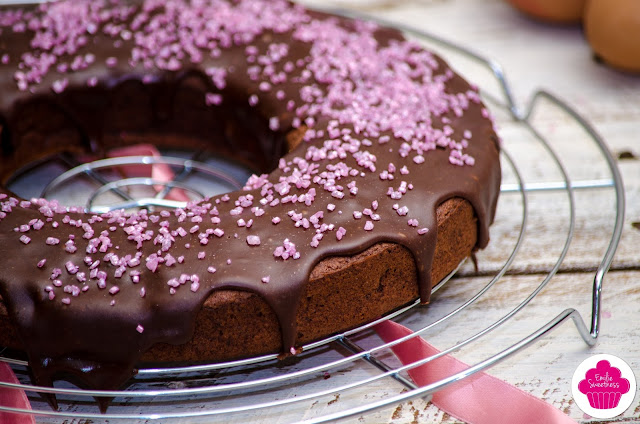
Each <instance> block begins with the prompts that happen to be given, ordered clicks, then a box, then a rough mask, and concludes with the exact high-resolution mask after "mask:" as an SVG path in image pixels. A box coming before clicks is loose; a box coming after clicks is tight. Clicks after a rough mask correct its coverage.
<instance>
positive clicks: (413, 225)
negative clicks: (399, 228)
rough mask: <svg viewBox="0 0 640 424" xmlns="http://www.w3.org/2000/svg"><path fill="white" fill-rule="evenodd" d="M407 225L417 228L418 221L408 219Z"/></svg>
mask: <svg viewBox="0 0 640 424" xmlns="http://www.w3.org/2000/svg"><path fill="white" fill-rule="evenodd" d="M407 224H408V225H409V226H410V227H417V226H418V220H417V219H415V218H412V219H409V220H408V221H407Z"/></svg>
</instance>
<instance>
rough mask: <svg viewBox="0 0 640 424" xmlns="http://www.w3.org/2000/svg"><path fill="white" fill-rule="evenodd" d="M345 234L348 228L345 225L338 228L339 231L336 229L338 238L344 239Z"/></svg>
mask: <svg viewBox="0 0 640 424" xmlns="http://www.w3.org/2000/svg"><path fill="white" fill-rule="evenodd" d="M345 234H347V230H346V229H345V228H344V227H340V228H338V231H336V239H338V241H340V240H342V238H343V237H344V236H345Z"/></svg>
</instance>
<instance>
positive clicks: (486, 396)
mask: <svg viewBox="0 0 640 424" xmlns="http://www.w3.org/2000/svg"><path fill="white" fill-rule="evenodd" d="M375 330H376V332H377V333H378V335H379V336H380V338H381V339H382V340H384V342H385V343H389V342H391V341H394V340H397V339H399V338H401V337H404V336H407V335H409V334H413V332H412V331H411V330H409V329H408V328H406V327H404V326H402V325H400V324H397V323H395V322H393V321H384V322H382V323H380V324H378V325H376V326H375ZM391 349H392V350H393V352H394V353H395V355H396V356H397V357H398V359H400V362H402V363H403V364H404V365H408V364H411V363H414V362H416V361H419V360H421V359H424V358H427V357H429V356H433V355H436V354H438V353H440V352H439V351H438V350H437V349H436V348H434V347H433V346H431V345H430V344H429V343H427V342H426V341H424V340H423V339H422V338H421V337H414V338H412V339H409V340H407V341H405V342H402V343H400V344H398V345H395V346H393V347H392V348H391ZM468 368H469V366H468V365H466V364H464V363H463V362H460V361H459V360H457V359H455V358H453V357H451V356H449V355H445V356H443V357H440V358H438V359H436V360H434V361H432V362H429V363H426V364H424V365H421V366H419V367H416V368H413V369H412V370H410V371H409V376H410V377H411V379H413V381H414V382H415V383H416V384H417V385H419V386H426V385H428V384H431V383H435V382H437V381H439V380H442V379H443V378H446V377H449V376H451V375H453V374H456V373H458V372H461V371H464V370H466V369H468ZM432 403H433V404H434V405H435V406H437V407H438V408H439V409H441V410H442V411H444V412H446V413H448V414H449V415H451V416H453V417H455V418H457V419H459V420H462V421H464V422H467V423H470V424H501V423H505V424H507V423H508V424H535V423H540V424H543V423H544V424H576V422H575V421H574V420H572V419H571V418H569V417H568V416H567V415H565V414H563V413H562V412H561V411H560V410H558V409H556V408H555V407H553V406H552V405H550V404H548V403H546V402H544V401H543V400H541V399H538V398H536V397H534V396H533V395H531V394H529V393H527V392H525V391H523V390H520V389H518V388H516V387H515V386H512V385H511V384H508V383H506V382H504V381H502V380H499V379H498V378H495V377H492V376H490V375H489V374H486V373H483V372H479V373H477V374H474V375H473V376H471V377H469V378H467V379H465V380H463V381H461V382H458V383H454V384H452V385H450V386H447V387H445V388H444V389H442V390H440V391H438V392H436V393H434V394H433V399H432Z"/></svg>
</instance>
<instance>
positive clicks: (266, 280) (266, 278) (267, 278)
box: [261, 275, 271, 284]
mask: <svg viewBox="0 0 640 424" xmlns="http://www.w3.org/2000/svg"><path fill="white" fill-rule="evenodd" d="M270 280H271V276H270V275H267V276H264V277H262V280H261V281H262V282H263V283H265V284H267V283H268V282H269V281H270Z"/></svg>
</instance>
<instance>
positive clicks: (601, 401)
mask: <svg viewBox="0 0 640 424" xmlns="http://www.w3.org/2000/svg"><path fill="white" fill-rule="evenodd" d="M572 389H573V398H574V400H575V401H576V404H577V405H578V406H579V407H580V409H582V410H583V411H584V412H585V413H587V414H589V415H591V416H592V417H594V418H613V417H616V416H618V415H620V414H622V413H623V412H624V411H625V410H626V409H627V408H629V406H630V405H631V403H632V402H633V399H634V397H635V392H636V380H635V376H634V374H633V371H632V370H631V368H630V367H629V365H627V363H626V362H624V361H623V360H622V359H620V358H618V357H616V356H613V355H594V356H592V357H590V358H588V359H586V360H585V361H584V362H583V363H582V364H580V366H579V367H578V368H577V369H576V372H575V373H574V375H573V384H572Z"/></svg>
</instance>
